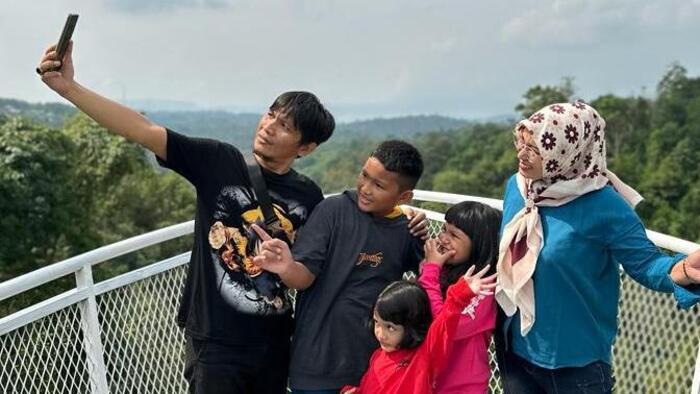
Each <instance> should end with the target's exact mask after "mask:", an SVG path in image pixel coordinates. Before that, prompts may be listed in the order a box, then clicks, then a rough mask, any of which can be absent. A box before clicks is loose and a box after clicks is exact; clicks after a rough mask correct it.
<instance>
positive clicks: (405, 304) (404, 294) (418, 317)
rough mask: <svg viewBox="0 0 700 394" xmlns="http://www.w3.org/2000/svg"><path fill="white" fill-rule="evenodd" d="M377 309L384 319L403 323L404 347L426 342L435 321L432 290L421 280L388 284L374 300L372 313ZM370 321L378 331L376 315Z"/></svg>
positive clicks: (402, 341)
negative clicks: (424, 287) (375, 325)
mask: <svg viewBox="0 0 700 394" xmlns="http://www.w3.org/2000/svg"><path fill="white" fill-rule="evenodd" d="M374 312H376V313H377V315H378V316H379V317H381V318H382V320H385V321H388V322H391V323H394V324H400V325H402V326H403V328H404V336H403V339H402V340H401V343H400V344H399V348H400V349H411V348H414V347H417V346H419V345H420V344H421V343H423V341H424V340H425V336H426V335H427V334H428V328H430V323H431V322H432V321H433V316H432V314H431V312H430V300H429V299H428V293H426V292H425V290H424V289H423V288H422V287H420V286H419V285H418V284H417V283H415V282H410V281H407V280H400V281H397V282H393V283H390V284H389V285H388V286H387V287H385V288H384V290H382V292H381V293H380V294H379V297H377V301H376V302H375V303H374V308H372V313H373V314H374ZM369 323H370V324H369V327H370V329H371V330H372V332H373V333H374V317H371V318H370V320H369Z"/></svg>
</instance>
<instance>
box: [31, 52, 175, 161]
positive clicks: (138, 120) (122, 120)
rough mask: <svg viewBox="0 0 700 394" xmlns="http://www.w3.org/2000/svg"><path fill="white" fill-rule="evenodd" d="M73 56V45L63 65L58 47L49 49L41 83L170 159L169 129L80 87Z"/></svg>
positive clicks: (131, 139) (63, 60)
mask: <svg viewBox="0 0 700 394" xmlns="http://www.w3.org/2000/svg"><path fill="white" fill-rule="evenodd" d="M72 53H73V42H72V41H71V43H70V45H69V46H68V50H67V51H66V54H65V55H64V57H63V59H62V62H61V59H58V58H57V57H58V55H57V53H56V46H55V45H52V46H50V47H48V48H47V49H46V51H45V52H44V55H43V56H42V58H41V61H40V63H39V67H38V70H39V71H41V80H42V81H43V82H44V83H45V84H46V85H47V86H48V87H50V88H51V89H52V90H54V91H55V92H56V93H58V94H60V95H61V96H62V97H64V98H65V99H66V100H68V101H70V102H71V103H73V104H74V105H75V106H76V107H78V108H79V109H80V110H81V111H83V112H84V113H85V114H86V115H87V116H89V117H91V118H92V119H94V120H95V121H96V122H97V123H99V124H100V125H101V126H103V127H105V128H107V129H109V130H110V131H112V132H114V133H116V134H118V135H120V136H122V137H124V138H126V139H127V140H129V141H133V142H136V143H138V144H140V145H142V146H143V147H145V148H146V149H148V150H150V151H151V152H153V153H155V154H156V155H157V156H158V157H160V158H161V159H164V160H165V159H167V157H166V153H167V151H166V147H167V133H166V131H165V128H164V127H163V126H160V125H157V124H155V123H153V122H151V121H150V120H148V119H147V118H146V117H144V116H143V115H141V114H140V113H138V112H136V111H134V110H133V109H131V108H129V107H126V106H124V105H121V104H119V103H117V102H115V101H112V100H110V99H108V98H106V97H103V96H100V95H99V94H97V93H95V92H93V91H91V90H90V89H88V88H86V87H84V86H82V85H80V84H79V83H77V82H76V81H75V80H74V78H73V77H74V69H73V58H72ZM59 67H60V69H58V68H59ZM54 70H57V71H54Z"/></svg>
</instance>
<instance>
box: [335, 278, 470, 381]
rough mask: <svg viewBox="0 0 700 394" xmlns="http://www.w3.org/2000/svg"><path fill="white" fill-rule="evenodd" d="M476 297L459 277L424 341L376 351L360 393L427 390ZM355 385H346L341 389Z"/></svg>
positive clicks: (363, 379) (363, 378) (444, 360)
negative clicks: (412, 346) (466, 310)
mask: <svg viewBox="0 0 700 394" xmlns="http://www.w3.org/2000/svg"><path fill="white" fill-rule="evenodd" d="M473 297H474V293H473V292H472V291H471V289H470V288H469V286H468V285H467V282H465V281H464V280H459V281H457V283H455V284H454V285H452V286H450V288H449V289H448V290H447V301H446V302H445V305H444V307H443V309H442V312H441V313H440V315H439V316H438V317H437V318H436V319H435V320H433V323H432V324H431V325H430V329H429V330H428V334H427V335H426V337H425V340H424V341H423V343H421V344H420V345H419V346H418V347H415V348H413V349H401V350H397V351H395V352H390V353H387V352H385V351H383V350H382V349H381V348H379V349H377V350H375V351H374V353H373V354H372V358H371V359H370V361H369V367H368V368H367V372H365V374H364V375H363V376H362V380H361V381H360V386H359V387H357V388H356V389H357V391H355V393H357V394H375V393H376V394H428V393H432V392H433V389H434V388H433V382H434V381H435V377H436V376H438V374H439V372H441V371H442V369H443V368H444V366H445V363H446V361H447V357H448V355H449V351H450V348H451V346H452V341H453V336H454V334H455V331H456V329H457V324H458V323H459V319H460V317H461V313H462V310H463V309H464V308H465V307H466V306H467V305H468V304H469V301H470V300H471V299H472V298H473ZM352 388H355V387H353V386H345V387H343V388H342V389H341V390H340V392H341V393H344V392H345V391H347V390H350V389H352Z"/></svg>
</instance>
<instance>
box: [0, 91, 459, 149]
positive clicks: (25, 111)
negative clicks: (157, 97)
mask: <svg viewBox="0 0 700 394" xmlns="http://www.w3.org/2000/svg"><path fill="white" fill-rule="evenodd" d="M75 111H76V109H75V108H74V107H72V106H69V105H65V104H60V103H40V104H35V103H28V102H25V101H20V100H15V99H3V98H0V115H6V116H22V117H26V118H30V119H34V120H36V121H38V122H41V123H46V124H49V125H50V126H52V127H61V125H62V124H63V122H65V120H66V119H68V118H70V117H71V116H73V115H74V114H75ZM145 115H146V116H148V117H149V118H150V119H152V120H153V121H154V122H157V123H159V124H162V125H165V126H167V127H169V128H172V129H173V130H176V131H179V132H182V133H184V134H188V135H192V136H198V137H208V138H215V139H218V140H222V141H227V142H230V143H234V144H240V142H241V141H250V140H251V139H252V137H253V133H254V132H255V127H256V126H257V124H258V121H259V120H260V114H252V113H232V112H226V111H147V112H145ZM470 123H471V122H470V121H468V120H465V119H456V118H450V117H446V116H440V115H412V116H401V117H395V118H375V119H368V120H361V121H354V122H347V123H339V124H338V125H337V128H336V131H335V135H334V138H333V140H345V139H354V138H357V137H372V138H374V139H382V138H409V137H411V136H413V135H415V134H418V133H426V132H431V131H444V130H455V129H461V128H463V127H465V126H467V125H469V124H470Z"/></svg>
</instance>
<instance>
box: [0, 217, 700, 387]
mask: <svg viewBox="0 0 700 394" xmlns="http://www.w3.org/2000/svg"><path fill="white" fill-rule="evenodd" d="M441 225H442V223H440V222H438V221H433V222H432V223H431V227H430V232H431V234H432V235H435V234H436V233H437V232H438V231H439V229H440V227H441ZM186 268H187V267H186V265H181V266H178V267H176V268H174V269H171V270H169V271H166V272H163V273H160V274H157V275H154V276H151V277H148V278H146V279H143V280H139V281H137V282H133V283H131V284H129V285H127V286H124V287H121V288H118V289H116V290H112V291H109V292H107V293H104V294H102V295H100V296H98V297H97V303H98V314H99V319H100V324H101V332H102V341H103V346H104V362H105V365H106V369H107V383H108V386H109V390H110V392H112V393H184V392H186V391H187V390H186V389H187V387H186V383H185V381H184V380H183V378H182V370H183V366H184V362H183V359H184V344H185V341H184V336H183V333H182V331H181V330H180V329H179V328H177V327H176V325H175V314H176V311H177V305H178V301H179V296H180V292H181V289H182V286H183V284H184V280H185V275H186ZM411 277H412V275H408V278H409V279H410V278H411ZM291 295H292V296H294V294H293V293H292V294H291ZM619 306H620V314H619V335H618V338H617V342H616V345H615V347H614V374H615V377H616V381H617V382H616V386H615V392H616V393H650V394H653V393H659V394H661V393H663V394H674V393H679V394H680V393H684V394H685V393H688V392H689V390H690V387H691V384H692V376H693V368H694V364H695V357H696V354H697V349H698V340H699V338H700V324H698V323H699V322H700V311H699V310H698V308H697V307H695V308H694V309H692V310H690V311H680V310H678V309H677V308H676V306H675V301H674V300H673V297H672V296H671V295H669V294H659V293H655V292H652V291H650V290H647V289H645V288H643V287H641V286H640V285H639V284H637V283H635V282H634V281H633V280H631V279H630V278H628V277H626V276H625V275H624V274H622V278H621V300H620V305H619ZM82 341H83V335H82V331H81V328H80V309H79V308H78V307H77V306H76V305H72V306H69V307H67V308H64V309H62V310H60V311H58V312H56V313H53V314H51V315H49V316H46V317H44V318H42V319H39V320H36V321H34V322H32V323H30V324H29V325H26V326H24V327H22V328H19V329H17V330H14V331H11V332H9V333H7V334H5V335H2V336H0V392H2V393H47V392H50V393H86V392H89V391H90V383H89V377H88V365H87V361H86V356H85V353H84V349H83V344H82ZM489 354H490V357H491V365H492V376H491V380H490V382H489V386H490V389H491V390H490V391H491V392H492V393H500V392H501V387H500V380H499V375H498V370H497V367H496V363H495V353H494V351H493V347H491V349H490V350H489Z"/></svg>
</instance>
